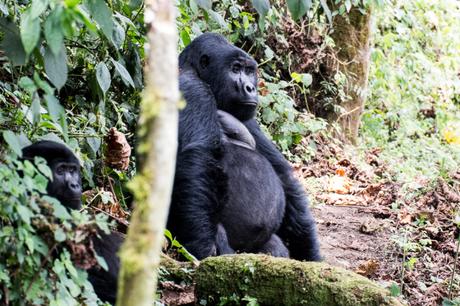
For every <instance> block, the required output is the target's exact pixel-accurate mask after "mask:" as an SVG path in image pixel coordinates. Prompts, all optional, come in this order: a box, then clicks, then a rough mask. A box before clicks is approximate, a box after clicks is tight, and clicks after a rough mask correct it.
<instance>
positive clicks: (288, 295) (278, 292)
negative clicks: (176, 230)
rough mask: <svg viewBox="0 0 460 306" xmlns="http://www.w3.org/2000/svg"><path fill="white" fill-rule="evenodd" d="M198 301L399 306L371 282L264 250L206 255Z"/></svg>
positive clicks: (198, 279)
mask: <svg viewBox="0 0 460 306" xmlns="http://www.w3.org/2000/svg"><path fill="white" fill-rule="evenodd" d="M194 280H195V284H196V285H195V286H196V287H195V291H196V295H197V301H198V302H202V301H207V305H216V304H218V303H219V302H220V301H223V300H226V301H227V302H232V301H233V302H234V304H236V305H240V303H241V302H240V301H242V300H248V299H251V298H252V299H256V300H257V302H258V303H259V305H312V306H321V305H327V306H332V305H350V306H359V305H366V306H372V305H376V306H377V305H379V306H381V305H402V304H401V303H400V302H399V301H398V300H396V299H395V298H393V297H391V296H390V295H389V292H388V291H387V290H385V289H383V288H382V287H380V286H379V285H377V284H376V283H375V282H373V281H371V280H369V279H367V278H365V277H362V276H360V275H357V274H355V273H353V272H350V271H347V270H344V269H342V268H338V267H333V266H330V265H328V264H326V263H313V262H300V261H296V260H291V259H286V258H274V257H270V256H265V255H252V254H251V255H250V254H244V255H236V256H221V257H210V258H207V259H205V260H203V261H202V262H201V263H200V266H199V267H198V269H197V270H196V271H195V276H194Z"/></svg>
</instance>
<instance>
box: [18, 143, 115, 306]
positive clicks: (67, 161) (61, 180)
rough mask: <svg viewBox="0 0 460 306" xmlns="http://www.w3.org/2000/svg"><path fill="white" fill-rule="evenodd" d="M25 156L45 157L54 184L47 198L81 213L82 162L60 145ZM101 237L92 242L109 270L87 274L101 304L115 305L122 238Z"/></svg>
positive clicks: (38, 146) (35, 148)
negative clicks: (54, 199)
mask: <svg viewBox="0 0 460 306" xmlns="http://www.w3.org/2000/svg"><path fill="white" fill-rule="evenodd" d="M22 156H23V159H27V160H32V161H33V159H34V157H35V156H41V157H43V158H44V159H45V160H46V162H47V164H48V166H49V167H50V168H51V171H52V173H53V180H52V181H50V182H49V183H48V186H47V191H48V194H49V195H50V196H52V197H55V198H56V199H58V200H59V201H60V202H61V203H62V205H64V206H66V207H68V208H71V209H81V196H82V188H81V174H80V162H79V161H78V159H77V158H76V157H75V155H74V154H73V153H72V151H70V150H69V149H68V148H67V147H66V146H65V145H63V144H60V143H57V142H53V141H39V142H36V143H34V144H32V145H30V146H27V147H25V148H24V149H23V150H22ZM98 235H99V236H100V238H99V237H94V238H93V245H94V249H95V250H96V253H97V254H98V255H99V256H102V257H103V258H104V259H105V261H106V262H107V266H108V267H109V270H108V271H105V270H104V269H101V268H99V267H93V268H91V269H89V270H88V279H89V281H90V282H91V284H92V285H93V287H94V291H95V292H96V294H97V296H98V297H99V298H100V299H101V300H102V301H106V302H109V303H111V304H115V299H116V296H117V278H118V271H119V268H120V260H119V258H118V256H117V255H116V254H117V252H118V249H119V248H120V246H121V244H122V243H123V237H122V236H121V234H119V233H117V232H112V233H110V234H108V235H107V234H105V233H103V232H99V233H98Z"/></svg>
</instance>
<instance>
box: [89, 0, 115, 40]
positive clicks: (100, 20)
mask: <svg viewBox="0 0 460 306" xmlns="http://www.w3.org/2000/svg"><path fill="white" fill-rule="evenodd" d="M85 4H86V6H87V7H88V9H89V11H90V13H91V16H92V17H93V19H94V20H96V23H97V24H98V25H99V27H100V28H101V30H102V32H103V33H104V35H105V37H107V39H108V40H109V41H112V33H113V19H112V12H111V10H110V8H109V7H108V6H107V3H105V1H104V0H86V1H85Z"/></svg>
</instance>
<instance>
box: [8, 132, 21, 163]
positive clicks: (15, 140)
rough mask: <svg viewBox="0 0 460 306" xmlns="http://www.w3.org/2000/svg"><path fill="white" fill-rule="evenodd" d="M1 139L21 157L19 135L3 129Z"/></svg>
mask: <svg viewBox="0 0 460 306" xmlns="http://www.w3.org/2000/svg"><path fill="white" fill-rule="evenodd" d="M3 139H5V141H6V143H7V144H8V146H9V147H10V149H11V150H12V151H13V152H14V153H16V155H18V156H19V157H22V147H21V142H20V140H19V137H18V136H17V135H16V134H14V133H13V132H11V131H3Z"/></svg>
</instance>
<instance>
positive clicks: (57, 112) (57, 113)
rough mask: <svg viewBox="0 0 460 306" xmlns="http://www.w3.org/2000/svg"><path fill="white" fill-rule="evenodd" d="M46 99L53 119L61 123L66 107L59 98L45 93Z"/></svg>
mask: <svg viewBox="0 0 460 306" xmlns="http://www.w3.org/2000/svg"><path fill="white" fill-rule="evenodd" d="M45 100H46V106H47V108H48V113H49V114H50V116H51V119H52V120H53V121H54V122H55V123H58V124H59V119H60V117H61V116H62V115H63V114H64V108H63V107H62V106H61V104H59V101H58V99H56V98H55V97H54V96H52V95H45Z"/></svg>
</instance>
